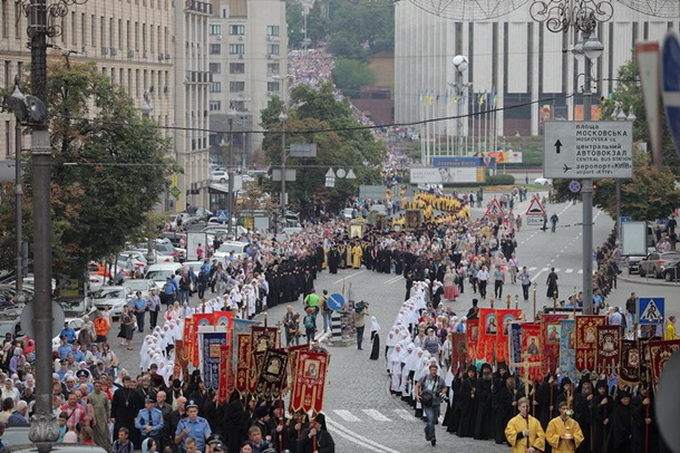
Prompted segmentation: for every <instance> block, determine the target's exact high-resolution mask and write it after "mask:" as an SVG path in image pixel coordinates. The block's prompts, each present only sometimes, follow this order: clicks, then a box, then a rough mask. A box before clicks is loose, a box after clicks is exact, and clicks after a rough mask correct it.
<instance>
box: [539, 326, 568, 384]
mask: <svg viewBox="0 0 680 453" xmlns="http://www.w3.org/2000/svg"><path fill="white" fill-rule="evenodd" d="M568 317H569V315H552V314H546V313H544V314H542V315H541V345H542V346H543V365H542V366H541V374H543V375H545V374H547V373H548V371H552V372H553V373H554V372H555V368H557V366H558V364H559V361H560V339H561V338H562V336H561V335H560V323H561V322H562V320H563V319H567V318H568Z"/></svg>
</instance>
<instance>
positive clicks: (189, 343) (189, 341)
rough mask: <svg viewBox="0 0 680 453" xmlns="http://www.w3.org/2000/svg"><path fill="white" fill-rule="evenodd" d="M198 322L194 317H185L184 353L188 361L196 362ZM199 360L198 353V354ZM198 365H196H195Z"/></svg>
mask: <svg viewBox="0 0 680 453" xmlns="http://www.w3.org/2000/svg"><path fill="white" fill-rule="evenodd" d="M196 332H197V330H196V324H195V323H194V318H193V317H191V316H190V317H188V318H185V319H184V331H183V332H182V333H183V335H182V339H183V341H184V344H183V351H182V353H183V354H184V355H185V358H186V360H187V363H188V362H191V364H192V365H193V363H194V350H196V351H198V335H197V334H196ZM175 354H176V352H175ZM197 360H198V355H197ZM194 366H196V365H194Z"/></svg>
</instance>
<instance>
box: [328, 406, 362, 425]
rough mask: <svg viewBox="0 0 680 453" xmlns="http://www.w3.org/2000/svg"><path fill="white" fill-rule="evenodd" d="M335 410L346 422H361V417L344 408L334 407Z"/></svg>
mask: <svg viewBox="0 0 680 453" xmlns="http://www.w3.org/2000/svg"><path fill="white" fill-rule="evenodd" d="M333 412H335V413H336V414H337V415H339V416H340V418H342V419H343V420H345V421H346V422H360V421H361V419H360V418H359V417H357V416H355V415H354V414H352V413H351V412H350V411H347V410H344V409H333Z"/></svg>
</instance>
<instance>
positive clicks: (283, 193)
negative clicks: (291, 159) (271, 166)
mask: <svg viewBox="0 0 680 453" xmlns="http://www.w3.org/2000/svg"><path fill="white" fill-rule="evenodd" d="M286 121H288V115H287V114H286V112H284V111H282V112H281V113H280V114H279V123H281V221H282V222H284V225H285V221H286Z"/></svg>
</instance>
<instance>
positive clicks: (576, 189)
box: [569, 181, 581, 193]
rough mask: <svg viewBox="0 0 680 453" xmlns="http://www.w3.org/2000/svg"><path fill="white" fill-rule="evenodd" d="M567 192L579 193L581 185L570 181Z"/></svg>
mask: <svg viewBox="0 0 680 453" xmlns="http://www.w3.org/2000/svg"><path fill="white" fill-rule="evenodd" d="M569 190H570V191H571V192H572V193H579V192H580V191H581V183H580V182H578V181H572V182H570V183H569Z"/></svg>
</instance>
